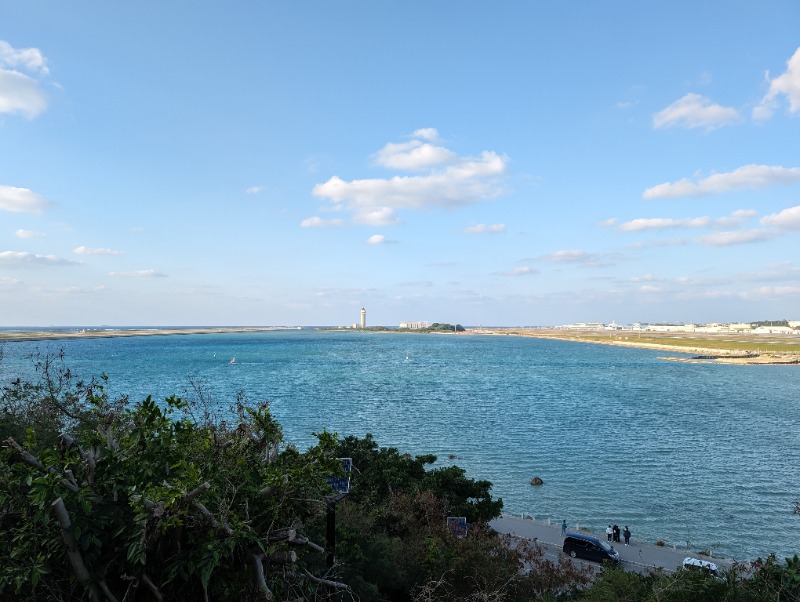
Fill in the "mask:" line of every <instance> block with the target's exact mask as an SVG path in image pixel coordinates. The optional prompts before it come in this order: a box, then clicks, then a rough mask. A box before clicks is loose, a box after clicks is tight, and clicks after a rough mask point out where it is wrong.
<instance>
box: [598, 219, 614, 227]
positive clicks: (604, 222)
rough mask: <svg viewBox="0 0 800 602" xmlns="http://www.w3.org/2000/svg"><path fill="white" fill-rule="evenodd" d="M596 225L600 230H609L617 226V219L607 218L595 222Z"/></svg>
mask: <svg viewBox="0 0 800 602" xmlns="http://www.w3.org/2000/svg"><path fill="white" fill-rule="evenodd" d="M597 225H598V226H600V227H601V228H610V227H611V226H616V225H617V218H616V217H609V218H608V219H604V220H601V221H599V222H597Z"/></svg>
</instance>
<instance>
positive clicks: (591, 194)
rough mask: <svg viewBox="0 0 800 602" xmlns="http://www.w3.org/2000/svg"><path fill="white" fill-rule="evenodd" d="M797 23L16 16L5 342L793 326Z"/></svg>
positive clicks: (749, 13)
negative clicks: (259, 330)
mask: <svg viewBox="0 0 800 602" xmlns="http://www.w3.org/2000/svg"><path fill="white" fill-rule="evenodd" d="M799 238H800V3H797V2H795V1H793V0H785V1H774V2H772V1H767V2H763V3H753V2H743V1H733V2H730V1H728V2H716V1H712V2H686V1H677V2H670V3H645V2H638V1H618V0H611V1H608V2H602V3H601V2H592V3H590V2H583V3H581V2H491V3H490V2H444V1H442V2H430V1H427V2H417V1H415V0H411V1H409V0H405V1H403V2H390V1H386V2H351V1H342V2H267V1H264V2H240V3H235V4H232V5H225V7H223V6H222V5H221V4H220V3H217V2H205V1H192V2H187V1H180V0H179V1H174V2H153V1H151V0H144V1H142V2H137V3H124V4H123V3H109V2H88V1H87V2H77V3H65V2H61V1H36V2H11V1H2V0H0V325H4V326H23V325H28V326H50V325H54V326H68V325H89V326H95V325H273V324H285V325H316V324H330V325H346V324H352V323H354V322H356V321H357V320H358V317H359V310H360V308H361V307H362V306H365V307H366V308H367V321H368V323H369V324H372V325H376V324H385V325H396V324H398V323H399V322H400V321H404V320H428V321H430V322H451V323H456V322H458V323H461V324H465V325H478V324H483V325H509V326H512V325H558V324H564V323H569V322H575V321H600V322H610V321H612V320H616V321H617V322H620V323H628V322H634V321H644V322H659V321H673V322H677V321H683V322H710V321H750V320H759V319H781V318H788V319H800V309H799V308H800V245H798V239H799Z"/></svg>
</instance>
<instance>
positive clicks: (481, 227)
mask: <svg viewBox="0 0 800 602" xmlns="http://www.w3.org/2000/svg"><path fill="white" fill-rule="evenodd" d="M505 231H506V225H505V224H475V225H474V226H469V227H467V228H464V232H466V233H467V234H500V233H502V232H505Z"/></svg>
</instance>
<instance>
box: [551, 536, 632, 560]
mask: <svg viewBox="0 0 800 602" xmlns="http://www.w3.org/2000/svg"><path fill="white" fill-rule="evenodd" d="M563 549H564V554H569V555H570V556H572V558H583V559H584V560H594V561H595V562H603V561H604V560H608V561H609V562H613V563H614V564H619V552H617V551H616V550H615V549H614V546H612V545H611V544H609V543H607V542H605V541H603V540H602V539H598V538H597V537H595V536H594V535H585V534H583V533H567V535H566V537H564V548H563Z"/></svg>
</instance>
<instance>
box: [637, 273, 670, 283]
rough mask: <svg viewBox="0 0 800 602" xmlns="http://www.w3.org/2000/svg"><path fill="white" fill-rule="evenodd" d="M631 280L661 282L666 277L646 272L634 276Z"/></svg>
mask: <svg viewBox="0 0 800 602" xmlns="http://www.w3.org/2000/svg"><path fill="white" fill-rule="evenodd" d="M629 280H630V282H660V281H663V280H664V279H663V278H661V277H659V276H654V275H653V274H644V275H643V276H633V277H631V278H630V279H629Z"/></svg>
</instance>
